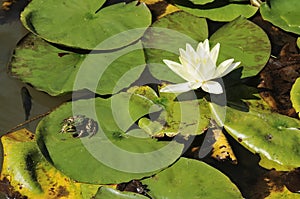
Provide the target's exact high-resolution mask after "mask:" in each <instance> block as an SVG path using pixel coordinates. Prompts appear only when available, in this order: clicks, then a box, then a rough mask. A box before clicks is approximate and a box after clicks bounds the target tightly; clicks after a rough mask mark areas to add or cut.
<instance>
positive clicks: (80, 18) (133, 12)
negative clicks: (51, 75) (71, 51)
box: [21, 0, 151, 50]
mask: <svg viewBox="0 0 300 199" xmlns="http://www.w3.org/2000/svg"><path fill="white" fill-rule="evenodd" d="M104 2H105V1H104V0H100V1H99V0H68V1H60V0H51V1H43V0H35V1H31V2H30V3H29V5H28V6H27V7H26V8H25V10H24V11H23V12H22V14H21V21H22V22H23V24H24V26H25V27H26V28H27V29H28V30H30V31H31V32H32V33H34V34H36V35H38V36H40V37H42V38H43V39H45V40H47V41H49V42H53V43H58V44H62V45H65V46H69V47H73V48H81V49H90V50H93V49H97V50H107V49H115V48H120V47H122V46H125V45H128V44H130V43H132V42H133V41H136V40H137V39H138V38H139V37H141V36H142V35H143V33H144V32H143V31H139V32H136V33H137V34H125V35H124V37H123V40H117V41H115V42H111V43H107V45H106V46H105V47H104V46H101V47H97V46H98V44H99V43H101V42H103V41H105V40H106V39H108V38H109V37H112V36H114V35H116V34H119V33H122V34H124V32H126V31H128V30H130V29H135V28H142V29H144V30H145V29H146V28H147V27H148V26H149V25H150V23H151V13H150V11H149V9H148V8H147V6H146V5H145V4H143V3H141V4H139V5H137V2H136V1H134V2H131V3H128V4H125V3H118V4H114V5H111V6H107V7H104V8H102V7H101V6H102V5H103V4H104Z"/></svg>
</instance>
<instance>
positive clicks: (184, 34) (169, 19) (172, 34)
mask: <svg viewBox="0 0 300 199" xmlns="http://www.w3.org/2000/svg"><path fill="white" fill-rule="evenodd" d="M187 22H188V23H187ZM207 37H208V27H207V23H206V20H205V19H204V18H199V17H196V16H193V15H191V14H188V13H185V12H175V13H172V14H169V15H166V16H164V17H162V18H160V19H159V20H157V21H155V22H154V23H153V24H152V25H151V27H150V29H149V30H148V31H147V32H146V33H145V35H144V37H143V45H144V48H145V54H146V62H147V64H148V67H149V70H150V72H151V73H152V75H153V76H154V77H155V78H157V79H159V80H167V81H170V82H182V81H183V80H182V78H180V77H179V76H178V75H177V74H175V73H174V72H172V71H171V70H170V69H169V68H168V67H167V66H166V65H165V64H164V63H163V61H162V60H163V59H170V60H174V61H175V60H178V54H179V50H178V49H179V48H185V45H186V43H189V44H191V45H193V46H194V47H196V45H197V44H198V42H199V41H203V40H204V39H206V38H207Z"/></svg>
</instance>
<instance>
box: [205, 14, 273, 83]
mask: <svg viewBox="0 0 300 199" xmlns="http://www.w3.org/2000/svg"><path fill="white" fill-rule="evenodd" d="M210 42H211V43H212V44H213V45H215V44H216V43H220V44H221V47H220V55H219V59H218V62H221V61H224V60H226V59H229V58H234V59H235V61H241V62H242V63H241V66H243V71H242V78H243V77H249V76H254V75H256V74H257V73H258V72H259V71H260V70H261V69H262V68H263V67H264V66H265V64H266V63H267V61H268V59H269V56H270V52H271V47H270V41H269V39H268V36H267V35H266V33H265V32H264V31H263V30H262V29H261V28H259V27H258V26H257V25H255V24H254V23H252V22H250V21H248V20H247V19H245V18H243V17H239V18H237V19H235V20H234V21H232V22H230V23H228V24H226V25H224V26H223V27H221V28H220V29H219V30H217V31H216V32H215V33H214V34H213V35H212V36H211V38H210ZM257 44H259V45H257Z"/></svg>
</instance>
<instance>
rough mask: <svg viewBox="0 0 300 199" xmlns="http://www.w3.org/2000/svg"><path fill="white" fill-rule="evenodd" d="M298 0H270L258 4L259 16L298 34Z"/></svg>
mask: <svg viewBox="0 0 300 199" xmlns="http://www.w3.org/2000/svg"><path fill="white" fill-rule="evenodd" d="M299 8H300V1H298V0H289V1H281V0H270V1H266V2H263V3H262V4H261V6H260V13H261V16H262V17H263V18H264V19H265V20H267V21H270V22H271V23H272V24H274V25H275V26H278V27H280V28H282V29H283V30H285V31H288V32H293V33H296V34H300V22H299V18H300V13H299Z"/></svg>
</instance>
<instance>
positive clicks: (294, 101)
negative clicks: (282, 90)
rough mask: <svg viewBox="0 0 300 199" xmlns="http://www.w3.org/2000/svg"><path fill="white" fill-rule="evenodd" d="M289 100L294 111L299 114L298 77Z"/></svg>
mask: <svg viewBox="0 0 300 199" xmlns="http://www.w3.org/2000/svg"><path fill="white" fill-rule="evenodd" d="M291 101H292V104H293V107H294V108H295V110H296V112H297V113H298V114H300V78H298V79H297V80H296V81H295V83H294V85H293V87H292V90H291Z"/></svg>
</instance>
